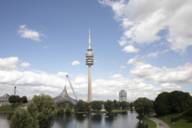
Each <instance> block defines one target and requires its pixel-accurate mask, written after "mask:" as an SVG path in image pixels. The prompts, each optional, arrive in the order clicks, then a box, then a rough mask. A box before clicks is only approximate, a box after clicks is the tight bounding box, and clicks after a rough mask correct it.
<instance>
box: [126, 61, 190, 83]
mask: <svg viewBox="0 0 192 128" xmlns="http://www.w3.org/2000/svg"><path fill="white" fill-rule="evenodd" d="M130 73H131V74H132V75H133V76H135V77H136V78H140V79H145V80H150V81H153V82H155V83H158V84H165V83H166V84H170V85H171V84H172V85H187V84H189V83H192V64H185V65H182V66H178V67H175V68H167V67H163V68H159V67H156V66H153V65H150V64H145V63H140V64H136V65H135V68H133V69H132V70H131V71H130Z"/></svg>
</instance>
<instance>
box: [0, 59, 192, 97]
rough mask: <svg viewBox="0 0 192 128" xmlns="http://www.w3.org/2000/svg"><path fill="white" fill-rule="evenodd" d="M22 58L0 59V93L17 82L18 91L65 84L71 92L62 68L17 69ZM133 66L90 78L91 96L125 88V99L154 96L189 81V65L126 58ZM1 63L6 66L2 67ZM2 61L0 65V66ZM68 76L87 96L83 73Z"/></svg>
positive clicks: (53, 89) (52, 90)
mask: <svg viewBox="0 0 192 128" xmlns="http://www.w3.org/2000/svg"><path fill="white" fill-rule="evenodd" d="M21 63H22V61H21V60H20V59H19V58H18V57H8V58H1V59H0V90H1V91H0V93H1V94H3V93H10V94H12V90H13V87H14V86H17V91H18V94H20V95H27V96H30V97H31V96H32V95H35V94H36V95H37V94H41V93H43V94H49V95H51V96H57V95H59V94H60V93H61V92H62V89H63V88H64V86H65V85H66V86H67V89H68V92H69V94H70V95H71V96H73V95H72V90H71V89H70V86H69V84H68V83H67V81H66V77H65V76H66V74H67V73H65V72H58V73H55V74H51V73H47V72H43V71H34V70H33V71H32V70H29V69H28V70H27V69H25V70H23V69H22V70H20V68H18V67H20V64H21ZM130 63H131V64H133V65H135V67H134V68H133V69H132V70H131V71H130V74H129V75H128V74H127V75H123V74H121V73H116V74H113V75H111V76H109V77H107V78H102V79H99V78H97V79H93V98H94V99H99V100H106V99H118V92H119V91H120V90H121V89H125V90H127V92H128V99H129V100H134V99H136V98H138V97H141V96H146V97H148V98H151V99H154V98H155V97H156V96H157V94H159V93H160V92H162V91H173V90H175V89H177V90H182V85H188V84H191V83H192V65H191V64H185V65H181V66H179V67H176V68H166V67H164V68H160V67H156V66H153V65H150V64H145V63H142V61H139V63H138V62H136V63H135V62H134V61H132V62H131V61H130ZM4 64H5V65H7V67H6V68H5V66H4ZM2 65H3V66H2ZM70 79H71V82H72V84H73V87H74V89H75V92H76V95H77V96H78V97H79V98H80V99H84V100H86V98H87V75H85V74H79V75H76V76H74V77H72V78H70Z"/></svg>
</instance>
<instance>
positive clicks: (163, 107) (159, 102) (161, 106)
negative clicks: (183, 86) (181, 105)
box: [154, 92, 171, 116]
mask: <svg viewBox="0 0 192 128" xmlns="http://www.w3.org/2000/svg"><path fill="white" fill-rule="evenodd" d="M170 99H171V96H170V93H168V92H163V93H161V94H159V95H158V96H157V98H156V99H155V101H154V109H155V112H156V113H157V115H159V116H161V115H166V114H170V113H171V101H170Z"/></svg>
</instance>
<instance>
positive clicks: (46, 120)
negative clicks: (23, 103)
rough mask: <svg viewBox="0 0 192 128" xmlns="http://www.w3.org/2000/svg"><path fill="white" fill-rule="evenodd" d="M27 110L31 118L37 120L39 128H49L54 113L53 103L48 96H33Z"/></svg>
mask: <svg viewBox="0 0 192 128" xmlns="http://www.w3.org/2000/svg"><path fill="white" fill-rule="evenodd" d="M28 110H29V112H30V114H31V115H32V117H33V118H34V119H37V120H38V123H39V128H50V126H51V122H52V120H53V117H54V111H55V106H54V102H53V99H52V98H51V97H50V96H47V95H41V96H34V97H33V99H32V101H31V103H30V104H29V106H28Z"/></svg>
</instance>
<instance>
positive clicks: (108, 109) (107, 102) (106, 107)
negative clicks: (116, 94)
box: [104, 100, 114, 113]
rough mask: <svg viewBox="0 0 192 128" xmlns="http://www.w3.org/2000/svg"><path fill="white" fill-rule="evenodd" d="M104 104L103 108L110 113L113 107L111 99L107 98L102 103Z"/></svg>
mask: <svg viewBox="0 0 192 128" xmlns="http://www.w3.org/2000/svg"><path fill="white" fill-rule="evenodd" d="M104 106H105V110H106V111H107V112H108V113H111V112H112V110H113V108H114V104H113V101H110V100H107V101H106V102H105V103H104Z"/></svg>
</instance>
